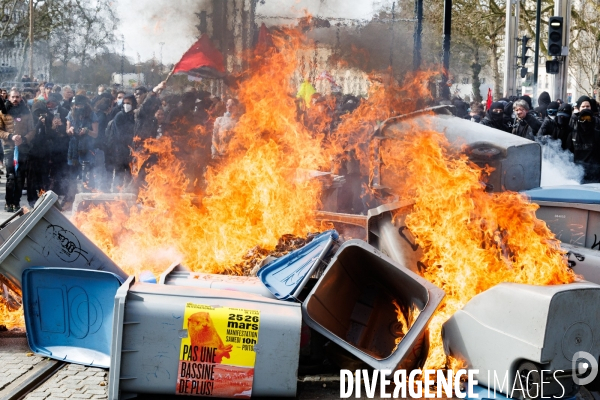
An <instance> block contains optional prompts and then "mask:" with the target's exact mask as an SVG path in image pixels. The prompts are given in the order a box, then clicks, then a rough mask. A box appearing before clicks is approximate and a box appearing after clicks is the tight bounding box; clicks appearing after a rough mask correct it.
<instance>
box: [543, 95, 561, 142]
mask: <svg viewBox="0 0 600 400" xmlns="http://www.w3.org/2000/svg"><path fill="white" fill-rule="evenodd" d="M558 107H559V104H558V103H557V102H556V101H553V102H551V103H550V104H548V106H547V108H546V114H547V115H546V118H544V120H543V122H542V126H541V127H540V130H539V131H538V136H550V137H552V138H553V139H557V137H554V136H556V135H557V134H556V135H555V131H556V130H557V129H558V125H557V121H556V114H558Z"/></svg>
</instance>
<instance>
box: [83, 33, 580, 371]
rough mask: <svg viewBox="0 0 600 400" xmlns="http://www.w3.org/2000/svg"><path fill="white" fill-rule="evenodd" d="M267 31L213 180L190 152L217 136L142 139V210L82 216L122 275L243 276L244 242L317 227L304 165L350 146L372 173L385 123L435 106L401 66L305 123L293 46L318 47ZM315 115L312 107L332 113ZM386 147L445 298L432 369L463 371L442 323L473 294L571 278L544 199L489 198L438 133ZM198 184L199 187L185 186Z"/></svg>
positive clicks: (416, 134) (240, 92) (423, 80)
mask: <svg viewBox="0 0 600 400" xmlns="http://www.w3.org/2000/svg"><path fill="white" fill-rule="evenodd" d="M272 38H273V43H274V47H273V48H271V49H269V50H268V51H267V53H265V54H262V55H260V56H256V58H254V59H252V60H250V62H249V65H250V71H249V72H248V73H245V74H243V75H241V76H240V77H239V79H238V82H237V83H238V85H239V86H238V88H237V93H236V95H237V97H238V99H239V100H240V101H241V103H242V104H243V106H244V107H245V113H244V114H243V116H242V117H241V118H240V119H239V122H238V124H237V126H236V127H235V129H234V131H233V134H232V138H231V141H230V143H229V146H228V149H227V154H228V156H227V157H226V158H225V159H223V160H220V161H218V162H211V164H210V165H209V166H208V167H207V169H206V173H205V174H204V175H202V174H198V173H196V174H195V178H194V174H190V165H189V164H190V163H189V160H186V159H185V158H186V157H184V156H185V155H186V154H188V155H189V154H192V155H193V154H195V153H194V151H190V149H194V148H199V149H201V148H202V143H204V146H206V143H207V142H208V143H210V138H209V140H208V141H207V135H210V130H203V129H194V130H191V131H190V132H189V133H188V136H185V135H184V136H181V137H178V136H177V135H171V137H169V134H167V135H165V136H163V137H162V138H161V139H158V140H150V141H147V142H146V143H145V144H144V146H143V147H144V149H143V151H142V152H138V165H137V169H138V170H139V168H140V167H141V165H142V164H141V162H142V161H145V160H148V159H150V156H151V155H152V156H154V157H155V158H156V160H155V162H154V163H153V165H152V166H151V167H149V168H148V169H147V175H146V182H147V186H144V187H142V188H141V189H140V192H139V203H140V206H135V207H131V208H130V209H127V208H126V207H123V206H122V205H121V206H117V205H112V206H104V207H97V208H95V209H93V210H91V211H90V212H88V213H86V214H79V215H77V216H76V217H75V223H76V224H77V225H78V226H79V227H80V229H81V230H82V231H83V232H84V233H85V234H86V235H88V237H90V239H91V240H92V241H94V242H95V243H96V244H97V245H98V246H99V247H100V248H101V249H102V250H103V251H105V252H106V253H107V254H108V255H109V256H110V257H111V258H112V259H113V260H114V261H115V262H116V263H117V264H118V265H119V266H121V267H122V268H123V269H124V270H125V271H126V272H128V273H130V274H136V273H139V272H140V271H141V270H151V271H153V272H154V273H160V272H162V271H163V270H164V269H165V268H166V267H167V266H168V265H170V264H172V263H173V262H174V261H179V260H180V261H181V262H183V264H184V265H186V266H188V267H190V268H191V269H192V270H195V271H204V272H215V273H237V271H236V270H235V269H232V266H234V265H235V264H236V263H238V262H239V261H240V260H242V259H243V257H244V255H245V254H246V253H247V251H248V249H252V248H255V247H256V246H261V247H262V248H265V249H273V248H274V247H275V245H276V244H277V241H278V239H279V238H280V237H281V236H282V235H284V234H295V235H298V236H304V234H305V233H306V232H310V231H314V230H315V227H316V226H317V225H318V224H317V222H316V221H315V220H314V215H313V210H315V209H318V207H319V196H320V190H321V187H320V185H319V184H318V183H317V182H315V181H312V180H307V179H300V178H299V176H298V174H297V171H299V170H303V169H313V170H316V169H328V168H329V164H330V162H331V160H333V159H335V158H336V157H337V156H339V155H340V154H343V153H344V152H346V151H349V150H354V151H355V153H356V156H357V157H358V159H360V160H361V171H362V173H363V175H366V174H368V173H370V171H369V168H368V166H369V162H368V160H369V158H370V156H371V151H372V149H371V148H370V147H369V145H367V144H365V143H369V139H370V138H371V137H372V136H373V135H375V134H376V133H377V132H378V129H379V127H380V123H381V122H382V121H384V120H385V119H387V118H389V117H391V116H393V115H397V114H401V113H402V114H404V113H408V112H411V111H414V110H416V109H421V108H424V107H425V106H426V105H427V104H428V102H429V101H430V100H432V96H431V94H430V93H429V90H428V88H427V82H428V81H429V80H430V78H431V77H432V76H433V75H434V73H433V72H430V71H423V72H419V73H416V74H413V75H408V76H407V77H406V79H405V81H404V83H403V84H399V83H398V82H397V81H396V80H394V79H393V74H392V71H388V72H387V73H384V74H380V75H375V74H372V75H371V76H370V81H371V85H370V89H369V96H368V99H366V100H364V101H363V102H362V103H361V105H360V106H359V107H358V109H356V110H355V111H354V112H352V113H351V114H348V115H345V116H343V117H342V121H341V123H340V124H339V126H338V127H337V130H335V131H334V132H331V133H330V134H329V135H328V136H325V135H324V132H323V125H320V124H318V123H316V125H315V124H314V122H315V121H319V116H318V115H316V116H315V115H312V114H309V115H308V116H307V117H306V118H298V114H297V113H298V111H297V108H296V105H295V100H294V98H293V97H292V96H290V94H291V93H294V92H295V88H293V87H291V85H290V82H291V77H292V76H294V74H295V73H296V68H297V66H298V65H299V62H298V61H299V60H298V59H297V54H299V53H300V51H299V50H301V49H311V48H313V45H312V44H310V43H307V42H305V41H304V40H303V39H302V37H301V35H300V34H299V33H298V32H294V31H290V30H281V31H277V32H274V33H273V35H272ZM320 109H321V111H318V110H319V108H317V107H315V108H311V111H310V112H311V113H313V112H317V113H318V112H323V113H325V112H326V110H327V109H328V108H327V107H322V108H320ZM323 118H326V116H325V115H323ZM303 120H304V121H308V122H309V124H308V125H311V123H313V125H315V126H317V127H318V128H317V129H316V131H311V130H310V129H307V128H306V127H305V125H304V124H303V123H301V122H300V121H303ZM391 146H392V147H391V148H388V149H385V151H384V152H383V154H382V159H383V161H384V163H385V165H386V168H388V169H389V170H393V171H394V174H395V175H396V176H398V177H399V178H398V180H397V185H396V186H397V187H395V188H393V189H394V191H395V193H398V194H400V195H401V196H402V197H403V198H412V199H414V201H415V206H414V210H413V211H412V213H411V214H410V215H409V216H408V217H407V219H406V221H407V225H408V228H409V229H410V230H411V232H412V233H413V234H414V235H415V237H416V238H417V243H418V244H419V245H420V246H421V247H422V249H423V254H424V256H423V260H422V262H423V263H424V265H425V266H426V270H425V271H424V272H423V276H424V277H425V278H426V279H428V280H429V281H431V282H432V283H434V284H436V285H438V286H440V287H442V288H443V289H444V290H445V291H446V294H447V297H446V299H445V300H444V302H443V303H442V305H441V306H440V309H439V311H438V312H437V313H436V314H435V316H434V317H433V319H432V321H431V323H430V325H429V330H430V332H431V339H430V347H431V350H430V355H429V357H428V360H427V363H426V365H425V368H438V369H443V368H444V367H446V366H449V367H456V366H457V365H459V363H460V361H457V360H448V359H447V357H446V356H445V354H444V352H443V346H442V342H441V326H442V324H443V323H444V322H445V321H446V320H447V319H448V318H449V317H450V316H451V315H452V314H453V313H454V312H455V311H457V310H458V309H460V308H461V307H463V306H464V305H465V304H466V303H467V302H468V301H469V300H470V299H471V298H472V297H473V296H475V295H477V294H478V293H481V292H482V291H484V290H486V289H488V288H490V287H492V286H493V285H495V284H497V283H500V282H520V283H527V284H536V285H548V284H561V283H568V282H572V281H573V280H574V278H575V277H574V276H573V274H572V273H571V272H570V271H569V270H568V268H567V264H566V260H565V257H564V254H563V252H562V251H561V250H560V248H559V244H558V241H557V240H555V238H554V236H553V235H552V233H551V232H550V231H549V230H548V228H547V227H546V225H545V224H544V223H543V222H541V221H539V220H537V219H536V218H535V215H534V212H535V209H536V206H535V205H532V204H530V203H528V202H527V200H526V199H525V198H524V197H523V196H521V195H519V194H517V193H510V192H506V193H494V194H490V193H486V192H485V190H484V185H483V184H482V183H481V180H482V173H485V172H486V171H487V170H486V169H482V168H479V167H477V166H476V165H473V164H472V163H470V162H469V161H468V159H467V158H466V156H464V155H461V154H458V153H455V152H453V151H451V150H450V146H449V145H448V142H447V140H446V139H445V137H444V136H443V135H442V134H440V133H438V132H434V131H430V130H427V129H422V128H416V127H415V129H414V131H413V132H411V134H410V135H406V138H405V139H404V140H400V141H395V142H394V143H392V144H391ZM204 154H205V153H204ZM186 161H187V162H188V166H187V167H186ZM194 162H195V163H198V162H200V163H203V162H204V161H203V160H202V159H199V158H195V159H194ZM194 166H196V165H195V164H194ZM134 169H135V168H134ZM200 176H203V177H202V178H201V177H200ZM191 183H195V185H194V193H190V192H189V191H188V187H189V186H190V185H191ZM413 317H415V318H416V313H413ZM398 318H399V320H400V318H402V321H400V322H403V323H404V324H405V325H406V326H410V322H411V320H412V318H411V317H410V316H409V317H407V316H406V315H404V314H402V317H400V313H399V314H398ZM407 318H408V319H407Z"/></svg>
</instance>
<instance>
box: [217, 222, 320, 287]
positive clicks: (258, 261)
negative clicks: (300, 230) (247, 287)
mask: <svg viewBox="0 0 600 400" xmlns="http://www.w3.org/2000/svg"><path fill="white" fill-rule="evenodd" d="M318 234H319V233H309V234H308V235H306V236H305V237H300V236H295V235H290V234H287V235H283V236H282V237H281V238H279V240H278V242H277V245H275V248H274V249H273V250H269V249H266V248H264V247H261V246H255V247H253V248H251V249H250V250H248V252H247V253H246V254H244V256H243V257H242V259H243V261H242V262H240V263H237V264H235V265H234V266H232V267H230V268H227V269H226V270H225V271H223V272H222V273H223V274H225V275H239V276H256V273H257V271H258V269H259V268H260V267H262V266H263V265H264V263H265V261H267V262H268V261H269V260H272V259H275V258H279V257H282V256H284V255H286V254H288V253H289V252H291V251H294V250H298V249H300V248H301V247H304V246H306V245H307V244H308V243H310V242H311V241H312V240H313V238H314V237H315V236H317V235H318Z"/></svg>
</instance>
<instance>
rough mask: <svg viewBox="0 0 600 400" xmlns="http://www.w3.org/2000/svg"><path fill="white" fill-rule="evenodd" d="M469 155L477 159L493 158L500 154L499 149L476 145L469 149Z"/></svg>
mask: <svg viewBox="0 0 600 400" xmlns="http://www.w3.org/2000/svg"><path fill="white" fill-rule="evenodd" d="M469 155H470V156H471V157H473V158H476V159H478V160H489V161H491V160H495V159H497V158H498V157H500V156H501V155H502V153H501V152H500V150H498V149H496V148H494V147H488V146H477V147H472V148H471V149H469Z"/></svg>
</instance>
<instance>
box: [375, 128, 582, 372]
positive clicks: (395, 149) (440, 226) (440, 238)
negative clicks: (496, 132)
mask: <svg viewBox="0 0 600 400" xmlns="http://www.w3.org/2000/svg"><path fill="white" fill-rule="evenodd" d="M449 148H450V146H449V144H448V142H447V139H446V138H445V136H443V134H441V133H438V132H433V131H427V130H421V131H415V132H411V134H407V135H405V138H404V139H403V140H402V139H401V140H399V141H396V143H394V144H393V145H391V146H389V147H388V148H387V149H386V150H387V151H384V154H383V155H382V157H383V161H384V163H385V164H386V165H387V168H390V169H392V170H394V172H395V173H397V174H398V176H399V177H400V178H399V180H398V187H397V188H396V189H397V191H398V193H402V194H403V196H404V197H410V198H412V199H414V201H415V205H414V208H413V211H412V212H411V214H410V215H408V216H407V218H406V224H407V227H408V228H409V229H410V231H411V232H412V233H413V235H415V236H416V238H417V239H416V240H417V243H418V244H419V245H420V246H421V248H422V249H423V258H422V260H421V261H422V262H423V263H424V264H425V265H426V267H427V268H426V270H425V271H424V272H423V276H424V277H425V278H426V279H427V280H429V281H430V282H432V283H434V284H436V285H437V286H439V287H441V288H442V289H444V290H445V292H446V298H445V300H444V302H443V303H442V305H441V306H440V308H439V309H438V312H437V313H436V314H435V315H434V317H433V318H432V321H431V323H430V325H429V330H430V332H431V338H430V342H431V351H430V354H429V357H428V359H427V363H426V365H425V367H424V368H443V367H444V366H445V365H446V364H447V360H446V356H445V354H444V351H443V346H442V338H441V326H442V324H443V323H444V322H445V321H446V320H447V319H448V318H449V317H450V316H452V315H453V314H454V313H455V312H456V311H458V310H459V309H460V308H462V307H463V306H464V305H465V304H466V303H467V302H468V301H469V300H470V299H471V298H473V297H474V296H475V295H477V294H478V293H481V292H483V291H485V290H487V289H489V288H490V287H492V286H494V285H496V284H498V283H500V282H515V283H524V284H531V285H554V284H563V283H570V282H573V280H574V279H575V276H574V274H573V273H572V271H571V270H570V269H569V268H568V266H567V262H566V259H565V257H564V251H562V250H561V249H560V247H559V242H558V240H556V239H555V237H554V234H552V232H550V230H549V229H548V227H547V226H546V224H545V223H544V222H543V221H540V220H538V219H537V218H536V217H535V210H536V209H537V207H538V206H537V205H535V204H532V203H529V202H528V200H527V199H526V198H525V196H523V195H520V194H518V193H514V192H502V193H487V192H486V191H485V187H484V185H483V184H482V182H481V176H482V172H484V171H483V169H482V168H480V167H478V166H476V165H474V164H472V163H471V162H469V160H468V159H467V157H466V156H465V155H462V154H454V153H453V152H452V151H451V150H449Z"/></svg>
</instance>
